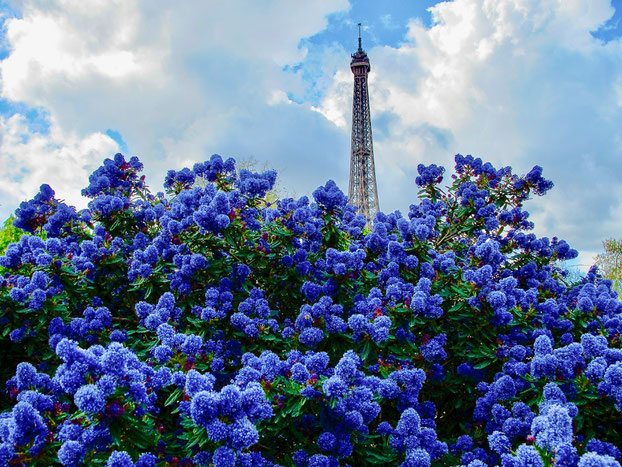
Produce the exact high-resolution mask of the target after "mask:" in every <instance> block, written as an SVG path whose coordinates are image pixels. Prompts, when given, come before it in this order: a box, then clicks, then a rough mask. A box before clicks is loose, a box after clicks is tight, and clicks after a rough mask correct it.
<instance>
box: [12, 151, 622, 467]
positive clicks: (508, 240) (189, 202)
mask: <svg viewBox="0 0 622 467" xmlns="http://www.w3.org/2000/svg"><path fill="white" fill-rule="evenodd" d="M141 169H142V165H141V163H140V162H139V161H138V159H136V158H131V159H130V160H126V159H125V158H124V157H123V156H122V155H121V154H117V155H116V156H115V157H114V159H107V160H106V161H105V162H104V165H103V166H102V167H100V168H99V169H98V170H97V171H95V173H94V174H93V175H92V176H91V177H90V185H89V186H88V187H87V188H86V189H85V190H84V191H83V194H84V195H85V196H88V197H90V198H91V201H90V203H89V208H88V209H86V210H84V211H81V212H76V210H75V209H74V208H72V207H70V206H67V205H66V204H64V203H62V202H60V201H58V200H56V199H55V198H54V192H53V191H52V189H51V188H50V187H49V186H47V185H44V186H42V188H41V192H40V193H39V194H38V195H37V196H36V197H35V198H34V199H33V200H32V201H29V202H25V203H22V205H21V206H20V207H19V209H18V210H17V212H16V221H15V224H16V225H17V226H18V227H20V228H21V229H24V230H26V231H27V232H30V234H26V235H24V236H22V237H21V239H20V240H19V241H18V242H17V243H13V244H11V245H10V246H9V247H8V249H7V251H6V255H5V256H3V257H1V258H0V266H2V267H4V268H6V270H7V271H8V272H6V273H5V274H4V275H3V277H2V280H1V283H0V319H1V320H2V324H3V327H2V329H3V331H2V333H1V334H2V336H1V339H2V341H1V342H0V358H2V366H1V367H0V368H1V370H0V371H1V376H2V379H3V381H5V382H6V393H5V394H4V397H3V399H2V409H3V410H4V411H3V412H2V414H1V415H0V441H1V444H0V463H2V464H3V465H7V464H9V465H33V464H37V465H53V464H62V465H66V466H77V465H107V466H137V467H143V466H144V467H146V466H155V465H158V466H164V465H170V466H177V465H179V466H181V465H183V466H191V465H205V466H207V465H214V466H215V467H224V466H234V465H241V466H261V465H265V466H270V465H287V466H289V465H294V466H298V467H302V466H311V467H315V466H338V465H352V466H358V465H371V464H386V465H405V466H425V465H431V464H434V465H469V466H478V465H503V466H524V465H533V466H540V465H542V466H544V465H551V464H553V463H554V464H555V465H567V466H577V465H579V466H597V465H603V466H604V465H620V464H619V461H620V457H621V455H620V450H619V448H618V447H619V446H620V445H622V415H621V413H622V348H621V346H620V334H621V332H622V314H621V312H622V303H620V302H619V301H617V297H616V294H615V293H614V292H612V290H611V282H609V281H606V280H602V279H601V278H600V277H599V276H598V275H597V273H596V271H590V273H589V274H588V275H587V276H586V277H585V278H584V279H582V280H581V282H580V283H571V282H570V281H569V280H567V279H566V277H565V273H564V271H563V270H562V269H560V267H559V266H558V265H559V262H561V261H564V260H567V259H571V258H574V257H576V255H577V252H576V251H575V250H573V249H571V248H570V247H569V246H568V244H567V243H566V242H564V241H563V240H559V239H557V238H553V239H548V238H537V237H536V236H535V235H534V234H533V233H529V231H530V230H531V229H532V228H533V224H532V223H531V222H530V221H529V220H528V213H527V212H526V211H525V210H523V207H522V204H523V202H524V201H525V200H527V199H528V198H529V196H530V195H532V194H534V193H535V194H538V195H541V194H544V193H545V192H546V191H548V190H549V189H550V188H551V187H552V183H551V182H549V181H547V180H545V179H544V178H542V169H541V168H539V167H535V168H534V169H533V170H532V171H531V172H529V173H528V174H527V175H526V176H524V177H519V176H517V175H514V174H512V173H511V170H510V169H509V168H503V169H500V170H497V169H495V168H494V167H493V166H492V165H490V164H489V163H487V164H483V163H482V161H481V160H480V159H475V158H473V157H471V156H466V157H463V156H460V155H458V156H456V173H455V174H454V175H453V176H452V181H451V184H450V186H448V187H446V188H442V187H441V183H442V180H443V175H444V169H443V168H441V167H437V166H435V165H432V166H430V167H425V166H420V167H419V177H418V178H417V183H418V185H419V186H420V187H421V191H420V193H419V197H420V200H421V201H420V202H419V203H418V204H413V205H412V206H410V210H409V212H408V214H407V215H406V216H403V215H402V214H401V213H399V212H395V213H392V214H388V215H387V214H383V213H378V214H377V216H376V218H375V220H374V222H373V227H371V228H370V227H368V226H366V221H365V219H364V218H363V217H361V216H357V215H356V210H355V208H353V207H352V206H349V205H348V204H347V199H346V197H345V195H344V194H343V193H342V192H341V191H340V190H339V189H338V188H337V186H336V185H335V184H334V182H332V181H330V182H328V183H327V184H326V185H325V186H323V187H320V188H318V189H317V190H316V191H315V192H314V193H313V198H314V201H311V200H309V199H308V198H307V197H302V198H300V199H298V200H294V199H291V198H289V199H282V200H279V201H278V202H276V203H275V204H274V205H271V204H270V203H268V202H267V201H266V200H265V197H264V196H265V194H266V192H268V191H269V190H270V189H271V188H272V186H273V184H274V182H275V177H276V173H274V172H273V171H268V172H264V173H262V174H257V173H252V172H250V171H241V173H240V174H239V175H238V174H237V173H236V170H235V165H234V162H233V160H231V159H229V160H226V161H223V160H222V158H221V157H220V156H216V155H215V156H213V157H212V158H211V159H210V160H209V161H207V162H205V163H202V164H196V165H195V166H194V168H193V169H192V170H190V169H184V170H182V171H179V172H176V171H170V172H169V173H168V174H167V176H166V180H165V184H164V186H165V189H166V191H167V195H165V194H164V193H158V194H156V195H153V194H152V193H151V192H150V191H149V190H148V188H147V186H146V185H145V183H144V178H143V177H140V175H139V174H140V171H141ZM198 179H201V180H202V182H204V183H201V186H198V185H197V183H196V181H197V180H198ZM203 185H204V186H203ZM42 233H45V235H46V237H45V239H43V238H41V234H42ZM31 234H33V235H31ZM37 235H38V236H37Z"/></svg>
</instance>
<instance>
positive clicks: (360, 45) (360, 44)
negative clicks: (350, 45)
mask: <svg viewBox="0 0 622 467" xmlns="http://www.w3.org/2000/svg"><path fill="white" fill-rule="evenodd" d="M359 50H360V51H362V50H363V46H362V43H361V23H359Z"/></svg>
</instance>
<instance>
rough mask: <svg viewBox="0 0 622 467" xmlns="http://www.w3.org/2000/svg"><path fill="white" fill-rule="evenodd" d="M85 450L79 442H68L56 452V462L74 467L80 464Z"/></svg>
mask: <svg viewBox="0 0 622 467" xmlns="http://www.w3.org/2000/svg"><path fill="white" fill-rule="evenodd" d="M85 454H86V448H85V447H84V445H83V444H82V443H81V442H79V441H73V440H68V441H65V442H64V443H63V445H62V446H61V447H60V449H59V450H58V460H59V461H60V463H61V464H63V465H66V466H70V467H74V466H77V465H80V464H82V462H83V460H84V455H85Z"/></svg>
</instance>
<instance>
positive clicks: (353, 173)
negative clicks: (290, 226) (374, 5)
mask: <svg viewBox="0 0 622 467" xmlns="http://www.w3.org/2000/svg"><path fill="white" fill-rule="evenodd" d="M358 26H359V48H358V50H357V51H356V52H355V53H354V54H352V61H351V62H350V69H351V70H352V73H353V74H354V98H353V99H352V149H351V153H350V185H349V187H348V196H349V198H350V199H349V203H350V204H353V205H354V206H358V208H359V210H358V213H359V214H362V215H363V216H365V218H366V219H367V221H368V222H370V221H371V220H372V219H373V218H374V216H375V215H376V212H378V210H379V209H380V207H379V205H378V190H377V188H376V169H375V166H374V147H373V142H372V137H371V117H370V115H369V91H368V90H367V74H368V73H369V70H370V69H371V67H370V65H369V58H368V57H367V54H366V53H365V52H364V51H363V47H362V45H361V24H360V23H359V25H358Z"/></svg>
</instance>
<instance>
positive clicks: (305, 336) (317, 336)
mask: <svg viewBox="0 0 622 467" xmlns="http://www.w3.org/2000/svg"><path fill="white" fill-rule="evenodd" d="M298 339H299V340H300V343H301V344H304V345H307V346H309V347H315V346H316V345H317V344H319V343H320V342H321V341H322V339H324V332H322V330H321V329H318V328H314V327H310V328H306V329H304V330H303V331H302V332H301V333H300V336H299V337H298Z"/></svg>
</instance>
